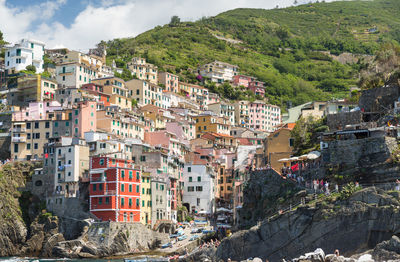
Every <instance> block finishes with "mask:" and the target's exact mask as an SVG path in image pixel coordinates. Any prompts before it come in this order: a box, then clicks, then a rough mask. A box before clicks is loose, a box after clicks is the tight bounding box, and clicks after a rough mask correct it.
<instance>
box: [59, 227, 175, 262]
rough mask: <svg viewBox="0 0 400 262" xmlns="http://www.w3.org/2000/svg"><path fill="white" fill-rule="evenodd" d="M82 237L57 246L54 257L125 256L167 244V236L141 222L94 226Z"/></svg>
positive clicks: (88, 228)
mask: <svg viewBox="0 0 400 262" xmlns="http://www.w3.org/2000/svg"><path fill="white" fill-rule="evenodd" d="M86 230H87V232H84V233H83V234H82V236H81V237H79V238H78V239H75V240H69V241H63V242H59V243H57V244H56V245H55V246H54V248H53V250H52V256H54V257H69V258H94V257H106V256H113V255H128V254H133V253H136V252H141V251H148V250H151V249H154V248H157V247H159V246H160V244H161V243H165V242H168V239H169V236H168V235H167V234H163V233H158V232H155V231H152V230H150V229H148V228H146V227H145V226H144V225H142V224H141V223H115V222H102V223H93V224H91V225H89V226H88V227H87V228H86Z"/></svg>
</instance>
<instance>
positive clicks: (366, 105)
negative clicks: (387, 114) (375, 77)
mask: <svg viewBox="0 0 400 262" xmlns="http://www.w3.org/2000/svg"><path fill="white" fill-rule="evenodd" d="M399 95H400V94H399V86H397V85H391V86H384V87H378V88H373V89H368V90H364V91H363V92H362V94H361V97H360V100H359V102H358V106H359V107H360V108H361V109H364V112H381V111H386V110H387V109H392V108H393V106H394V102H395V101H397V100H398V98H399Z"/></svg>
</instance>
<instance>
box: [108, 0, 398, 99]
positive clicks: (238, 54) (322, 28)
mask: <svg viewBox="0 0 400 262" xmlns="http://www.w3.org/2000/svg"><path fill="white" fill-rule="evenodd" d="M399 13H400V1H398V0H375V1H344V2H333V3H315V4H307V5H301V6H296V7H290V8H285V9H273V10H263V9H236V10H232V11H228V12H224V13H222V14H219V15H217V16H215V17H210V18H203V19H200V20H199V21H196V22H181V23H171V24H168V25H164V26H162V27H161V26H158V27H156V28H154V29H152V30H150V31H147V32H145V33H143V34H141V35H139V36H137V37H135V38H126V39H115V40H113V41H109V42H108V43H107V46H108V57H107V58H108V62H111V61H112V60H113V59H115V60H116V62H117V64H118V65H119V66H121V67H123V66H124V65H125V62H126V61H129V60H130V59H131V58H132V56H136V55H141V56H143V57H146V58H147V59H148V61H149V62H150V63H154V64H156V65H157V66H159V67H160V68H161V70H167V71H170V72H172V73H178V74H179V75H180V76H181V77H182V78H185V80H187V81H191V82H196V80H195V74H194V73H191V72H192V70H195V69H196V67H197V66H198V65H201V64H204V63H207V62H210V61H213V60H221V61H224V62H228V63H232V64H237V65H238V66H239V67H240V71H241V72H242V73H243V74H248V75H254V76H256V77H258V78H259V79H260V80H262V81H264V82H266V85H267V94H266V96H267V97H268V98H269V99H270V101H271V102H272V103H276V104H281V105H283V104H284V103H285V102H286V101H289V100H290V101H292V102H293V104H294V105H296V104H301V103H304V102H307V101H310V100H322V99H328V98H331V97H344V96H346V95H347V94H348V88H349V87H350V86H354V85H356V83H357V81H358V75H359V74H358V72H359V71H360V69H361V68H363V67H365V65H364V64H363V59H361V60H360V61H359V62H358V63H354V64H351V65H350V64H341V63H339V62H336V61H335V60H333V59H332V58H331V57H330V56H328V55H326V54H325V53H323V52H321V51H330V52H331V53H332V54H335V55H339V54H341V53H343V52H350V53H353V54H364V55H373V54H374V53H375V52H376V51H377V50H378V49H379V47H380V45H381V43H382V42H385V41H394V40H397V41H400V16H399V15H398V14H399ZM217 37H218V38H217ZM221 38H224V39H225V40H223V39H221ZM226 39H234V40H238V41H239V42H234V43H231V42H229V41H226ZM117 54H118V55H117ZM216 91H217V92H219V93H220V94H222V95H224V92H223V90H218V89H217V90H216ZM229 94H230V92H227V93H225V95H227V96H228V97H229V98H240V97H238V96H236V95H234V96H229Z"/></svg>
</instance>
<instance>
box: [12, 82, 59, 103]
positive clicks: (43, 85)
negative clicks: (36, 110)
mask: <svg viewBox="0 0 400 262" xmlns="http://www.w3.org/2000/svg"><path fill="white" fill-rule="evenodd" d="M56 90H57V81H55V79H50V78H46V77H42V76H41V75H28V74H24V75H22V76H19V77H18V79H17V85H16V87H15V88H10V89H9V92H8V94H7V102H8V104H9V105H18V106H28V104H29V103H31V102H41V101H48V100H54V99H55V93H56Z"/></svg>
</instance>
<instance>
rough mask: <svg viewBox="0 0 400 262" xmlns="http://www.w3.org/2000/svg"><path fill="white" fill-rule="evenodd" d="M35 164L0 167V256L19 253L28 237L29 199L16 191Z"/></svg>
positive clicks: (24, 163) (22, 184)
mask: <svg viewBox="0 0 400 262" xmlns="http://www.w3.org/2000/svg"><path fill="white" fill-rule="evenodd" d="M34 167H35V165H34V164H33V163H31V162H17V163H15V164H11V163H9V164H5V165H3V166H2V167H1V169H0V247H1V248H0V257H3V256H14V255H21V254H23V253H22V250H21V248H22V246H23V245H24V243H25V240H26V238H27V237H28V229H27V226H26V224H27V222H28V220H29V214H28V213H29V212H28V206H29V203H26V202H29V201H30V199H29V194H27V197H26V198H24V197H22V194H21V192H19V191H18V189H19V188H20V187H24V186H25V183H26V181H27V179H29V177H30V175H31V173H32V172H33V169H34Z"/></svg>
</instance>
